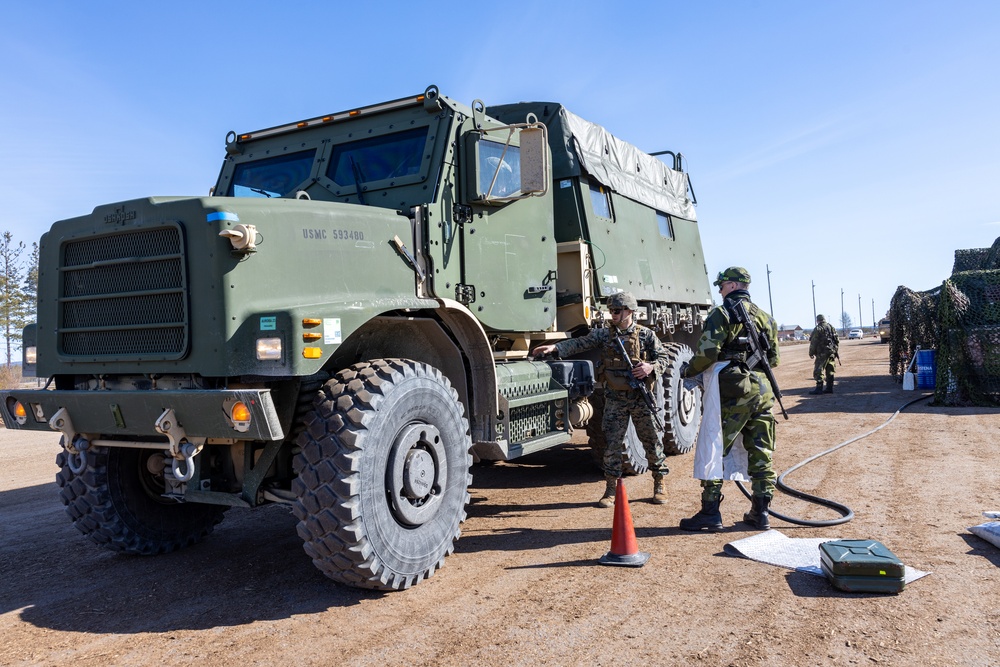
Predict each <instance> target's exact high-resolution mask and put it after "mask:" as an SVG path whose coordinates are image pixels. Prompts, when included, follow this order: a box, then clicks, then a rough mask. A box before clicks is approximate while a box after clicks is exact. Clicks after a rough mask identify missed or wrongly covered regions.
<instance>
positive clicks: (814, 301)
mask: <svg viewBox="0 0 1000 667" xmlns="http://www.w3.org/2000/svg"><path fill="white" fill-rule="evenodd" d="M812 284H813V326H815V325H816V281H815V280H814V281H812Z"/></svg>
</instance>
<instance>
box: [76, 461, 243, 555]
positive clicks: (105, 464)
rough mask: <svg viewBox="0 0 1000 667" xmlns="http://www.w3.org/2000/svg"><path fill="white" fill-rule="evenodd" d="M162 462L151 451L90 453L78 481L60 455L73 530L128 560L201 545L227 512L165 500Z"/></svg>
mask: <svg viewBox="0 0 1000 667" xmlns="http://www.w3.org/2000/svg"><path fill="white" fill-rule="evenodd" d="M156 457H159V459H160V460H157V458H156ZM162 457H163V454H162V452H158V451H156V450H150V449H134V448H129V447H91V448H90V449H89V450H88V451H87V467H86V468H84V470H83V471H82V473H81V474H79V475H77V474H75V473H73V471H72V470H70V468H69V465H68V459H67V455H66V451H65V450H63V451H62V452H60V453H59V455H58V456H57V457H56V465H58V466H59V467H60V471H59V473H58V474H57V475H56V482H57V483H58V484H59V487H60V491H59V497H60V499H61V500H62V502H63V505H65V506H66V513H67V514H68V515H69V516H70V518H72V519H73V524H74V525H75V526H76V527H77V529H78V530H79V531H80V532H82V533H83V534H84V535H86V536H87V537H88V538H90V540H91V541H93V542H95V543H97V544H99V545H101V546H102V547H105V548H106V549H109V550H111V551H119V552H122V553H127V554H138V555H142V556H152V555H156V554H163V553H169V552H171V551H175V550H177V549H181V548H183V547H187V546H191V545H192V544H195V543H196V542H200V541H201V540H202V539H203V538H204V537H205V536H206V535H208V534H209V533H211V532H212V530H213V529H214V528H215V526H216V524H218V523H219V522H220V521H222V515H223V513H224V512H225V511H226V509H227V508H226V507H223V506H219V505H204V504H198V503H179V502H176V501H174V500H169V499H167V498H164V497H163V496H162V494H163V493H164V491H165V487H164V483H163V475H162V470H163V465H164V464H163V461H162ZM167 465H169V464H167Z"/></svg>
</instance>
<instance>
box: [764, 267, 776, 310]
mask: <svg viewBox="0 0 1000 667" xmlns="http://www.w3.org/2000/svg"><path fill="white" fill-rule="evenodd" d="M764 268H766V269H767V305H768V306H770V307H771V311H770V312H771V317H774V302H773V301H771V267H770V266H768V265H767V264H765V265H764Z"/></svg>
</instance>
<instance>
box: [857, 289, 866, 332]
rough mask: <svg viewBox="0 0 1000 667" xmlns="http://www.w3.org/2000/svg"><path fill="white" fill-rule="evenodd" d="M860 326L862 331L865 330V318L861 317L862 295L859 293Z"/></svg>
mask: <svg viewBox="0 0 1000 667" xmlns="http://www.w3.org/2000/svg"><path fill="white" fill-rule="evenodd" d="M858 328H859V329H861V330H862V331H864V330H865V322H864V319H863V318H862V317H861V295H860V294H859V295H858Z"/></svg>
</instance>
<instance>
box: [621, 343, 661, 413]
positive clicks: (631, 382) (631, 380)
mask: <svg viewBox="0 0 1000 667" xmlns="http://www.w3.org/2000/svg"><path fill="white" fill-rule="evenodd" d="M615 343H617V345H618V350H619V351H620V352H621V353H622V359H624V360H625V363H627V364H628V366H629V370H627V371H625V379H626V380H628V386H629V387H631V388H632V389H635V390H636V391H638V392H639V393H640V394H641V395H642V400H644V401H645V402H646V407H647V408H649V411H650V412H651V413H652V414H653V423H654V424H656V430H658V431H661V432H662V431H663V422H661V421H660V415H659V413H658V411H657V409H656V401H654V400H653V395H652V394H650V393H649V388H648V387H647V386H646V383H645V382H643V381H641V380H639V379H638V378H636V376H634V375H632V370H631V369H632V367H633V366H635V363H633V362H632V358H631V357H630V356H628V350H627V349H625V344H624V343H623V342H622V339H621V336H615Z"/></svg>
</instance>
